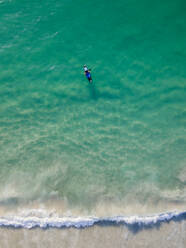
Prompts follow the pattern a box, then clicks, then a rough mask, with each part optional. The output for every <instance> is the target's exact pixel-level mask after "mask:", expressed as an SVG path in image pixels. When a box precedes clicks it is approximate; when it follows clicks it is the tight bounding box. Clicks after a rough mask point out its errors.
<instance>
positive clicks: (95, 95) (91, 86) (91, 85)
mask: <svg viewBox="0 0 186 248" xmlns="http://www.w3.org/2000/svg"><path fill="white" fill-rule="evenodd" d="M88 88H89V92H90V97H91V99H93V100H97V99H98V95H99V93H98V91H97V89H96V85H95V84H94V83H89V84H88Z"/></svg>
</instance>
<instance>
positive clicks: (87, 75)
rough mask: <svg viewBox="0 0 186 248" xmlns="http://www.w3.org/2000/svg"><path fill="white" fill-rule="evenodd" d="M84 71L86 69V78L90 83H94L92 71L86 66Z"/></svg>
mask: <svg viewBox="0 0 186 248" xmlns="http://www.w3.org/2000/svg"><path fill="white" fill-rule="evenodd" d="M83 69H84V72H85V76H86V78H87V79H88V81H89V83H92V77H91V74H90V71H91V70H90V69H88V68H87V66H86V65H84V67H83Z"/></svg>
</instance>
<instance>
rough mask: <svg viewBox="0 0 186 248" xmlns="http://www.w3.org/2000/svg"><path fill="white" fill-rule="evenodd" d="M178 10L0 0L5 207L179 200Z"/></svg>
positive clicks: (184, 20) (181, 61)
mask: <svg viewBox="0 0 186 248" xmlns="http://www.w3.org/2000/svg"><path fill="white" fill-rule="evenodd" d="M185 11H186V3H185V2H184V1H181V0H177V1H175V0H169V1H165V0H164V1H156V2H152V1H150V2H149V1H146V0H143V1H135V0H131V1H129V0H125V1H124V0H123V1H121V0H118V1H110V0H107V1H104V0H101V1H100V0H99V1H98V0H95V1H82V0H76V1H67V0H60V1H59V0H50V1H44V2H42V3H40V2H39V1H36V0H34V1H31V2H30V1H26V0H22V1H18V0H13V1H0V23H1V29H0V37H1V38H0V68H1V74H0V80H1V83H0V158H1V159H0V204H1V205H3V206H4V205H6V206H9V205H11V206H12V205H13V206H14V205H16V206H17V205H21V204H25V203H30V202H33V201H40V202H45V201H48V200H49V201H50V199H52V201H55V200H61V201H64V202H66V204H67V205H68V208H69V209H70V208H74V207H81V208H83V209H92V208H93V209H94V208H95V206H96V205H97V204H103V205H104V204H111V203H112V204H115V205H117V206H121V207H122V206H123V205H124V206H126V205H127V206H128V207H129V208H130V205H131V206H133V205H138V204H140V205H142V206H146V207H148V206H151V207H153V209H155V208H156V205H158V204H160V206H161V204H165V205H166V210H171V206H172V205H171V204H182V205H183V206H184V204H185V201H186V159H185V151H186V132H185V127H186V104H185V99H186V88H185V85H186V70H185V68H186V25H185V24H186V14H185V13H186V12H185ZM84 64H87V65H88V67H89V68H91V69H92V77H93V84H92V85H89V83H88V81H87V80H86V78H85V76H84V74H83V68H82V67H83V65H84ZM164 209H165V207H164V208H162V210H164ZM114 214H117V212H114Z"/></svg>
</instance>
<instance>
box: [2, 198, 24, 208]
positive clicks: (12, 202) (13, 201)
mask: <svg viewBox="0 0 186 248" xmlns="http://www.w3.org/2000/svg"><path fill="white" fill-rule="evenodd" d="M19 202H20V199H19V198H18V197H10V198H6V199H4V200H0V206H12V205H17V204H18V203H19Z"/></svg>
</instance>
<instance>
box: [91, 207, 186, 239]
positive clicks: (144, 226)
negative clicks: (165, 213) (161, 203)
mask: <svg viewBox="0 0 186 248" xmlns="http://www.w3.org/2000/svg"><path fill="white" fill-rule="evenodd" d="M185 220H186V211H185V212H182V213H180V214H179V215H178V216H173V217H172V218H170V219H166V218H165V219H159V220H157V221H156V223H154V222H153V221H151V222H149V223H145V222H140V221H139V222H135V223H131V224H128V223H126V222H125V221H119V222H117V221H112V220H109V219H108V220H104V219H103V220H99V221H98V222H96V223H95V225H98V226H101V227H109V226H116V227H117V226H125V227H127V228H128V229H129V230H130V231H131V232H132V233H133V234H137V233H138V232H140V231H142V230H148V229H153V228H156V229H159V228H160V226H161V225H162V224H164V223H170V222H182V221H185Z"/></svg>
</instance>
